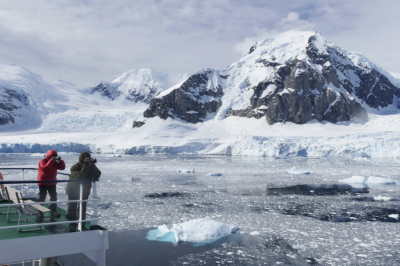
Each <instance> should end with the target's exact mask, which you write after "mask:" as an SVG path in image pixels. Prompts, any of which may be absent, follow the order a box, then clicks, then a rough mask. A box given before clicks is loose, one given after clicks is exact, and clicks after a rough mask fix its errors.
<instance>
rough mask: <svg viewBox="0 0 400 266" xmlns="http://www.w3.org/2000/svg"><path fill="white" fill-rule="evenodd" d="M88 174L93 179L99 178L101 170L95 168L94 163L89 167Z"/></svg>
mask: <svg viewBox="0 0 400 266" xmlns="http://www.w3.org/2000/svg"><path fill="white" fill-rule="evenodd" d="M90 175H91V178H93V179H99V178H100V175H101V172H100V170H99V168H97V166H96V165H95V164H93V165H92V166H91V167H90Z"/></svg>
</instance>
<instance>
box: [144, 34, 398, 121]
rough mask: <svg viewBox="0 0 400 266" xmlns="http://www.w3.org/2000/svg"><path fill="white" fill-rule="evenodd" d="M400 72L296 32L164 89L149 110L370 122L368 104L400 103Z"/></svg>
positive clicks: (191, 117)
mask: <svg viewBox="0 0 400 266" xmlns="http://www.w3.org/2000/svg"><path fill="white" fill-rule="evenodd" d="M399 85H400V82H399V79H398V77H394V76H393V75H391V74H390V73H388V72H386V71H384V70H383V69H382V68H380V67H379V66H377V65H375V64H373V63H372V62H370V61H369V60H368V59H367V58H366V57H364V56H363V55H361V54H359V53H353V52H347V51H346V50H344V49H342V48H340V47H339V46H337V45H335V44H333V43H332V42H330V41H328V40H326V39H324V38H323V37H322V35H321V34H320V33H319V32H296V31H289V32H286V33H283V34H281V35H278V36H276V37H273V38H268V39H265V40H263V41H259V42H257V43H256V44H255V45H254V46H253V47H251V48H250V51H249V53H248V54H247V55H246V56H244V57H243V58H242V59H240V60H239V61H237V62H235V63H233V64H232V65H231V66H229V67H228V68H227V69H226V70H213V69H203V70H201V71H199V72H198V73H196V74H194V75H192V76H191V77H190V78H189V79H187V80H186V81H185V82H183V83H182V84H178V85H176V86H174V87H172V88H170V89H168V90H166V91H164V92H163V93H161V94H159V95H158V96H156V97H155V98H154V99H153V100H152V101H151V103H150V106H149V108H148V109H147V110H146V111H145V112H144V116H145V117H155V116H158V117H160V118H162V119H166V118H168V117H171V118H180V119H182V120H184V121H187V122H190V123H197V122H202V121H205V120H207V119H210V118H217V119H220V120H221V119H224V118H226V117H227V116H240V117H249V118H250V117H255V118H261V117H264V116H265V118H266V120H267V122H268V123H269V124H274V123H276V122H293V123H296V124H304V123H307V122H309V121H312V120H317V121H319V122H321V121H329V122H332V123H336V122H340V121H351V120H354V119H355V118H358V119H360V120H362V121H366V120H367V118H368V116H367V109H368V110H369V111H371V110H372V111H374V110H375V111H380V110H382V109H388V108H396V109H398V108H399V106H398V97H399V96H400V89H399Z"/></svg>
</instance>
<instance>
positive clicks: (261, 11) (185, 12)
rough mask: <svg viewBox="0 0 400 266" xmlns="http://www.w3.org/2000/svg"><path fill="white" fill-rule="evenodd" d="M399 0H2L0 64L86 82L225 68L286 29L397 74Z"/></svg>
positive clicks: (50, 78)
mask: <svg viewBox="0 0 400 266" xmlns="http://www.w3.org/2000/svg"><path fill="white" fill-rule="evenodd" d="M399 10H400V1H398V0H393V1H389V0H379V1H375V0H346V1H344V0H334V1H329V0H325V1H322V0H321V1H318V0H293V1H286V0H263V1H261V0H244V1H241V0H230V1H229V0H201V1H191V0H167V1H163V0H129V1H128V0H58V1H54V0H35V1H32V0H1V1H0V63H3V64H16V65H21V66H24V67H26V68H28V69H30V70H31V71H33V72H35V73H37V74H40V75H42V77H43V78H45V79H46V80H47V81H49V82H52V81H53V80H56V79H62V80H65V81H69V82H72V83H74V84H76V85H78V86H81V87H87V86H91V85H93V84H94V83H95V82H96V81H100V80H104V81H112V80H113V79H114V78H116V77H117V76H119V75H120V74H122V73H123V72H126V71H128V70H130V69H133V68H143V67H151V68H154V69H156V70H159V71H163V72H173V73H194V72H197V71H198V70H199V69H201V68H203V67H210V68H214V69H224V68H226V67H227V66H228V65H230V64H231V63H233V62H234V61H236V60H238V59H239V58H241V57H242V56H243V55H244V54H245V53H246V52H247V51H248V50H249V48H250V46H252V45H253V44H254V43H255V42H256V41H258V40H261V39H265V38H267V37H271V36H274V35H276V34H279V33H281V32H284V31H287V30H293V29H294V30H313V31H316V30H319V31H320V32H321V33H322V35H323V36H324V37H325V38H327V39H328V40H330V41H332V42H334V43H336V44H338V45H339V46H341V47H342V48H344V49H346V50H349V51H358V52H361V53H363V54H364V55H366V56H367V57H368V58H369V59H370V60H371V61H373V62H374V63H376V64H378V65H380V66H382V67H383V68H384V69H386V70H387V71H390V72H397V73H400V63H399V62H400V53H399V47H400V45H399V41H400V34H399V26H400V16H399V14H398V12H399Z"/></svg>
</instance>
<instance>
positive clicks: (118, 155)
mask: <svg viewBox="0 0 400 266" xmlns="http://www.w3.org/2000/svg"><path fill="white" fill-rule="evenodd" d="M107 157H122V155H121V154H110V155H107Z"/></svg>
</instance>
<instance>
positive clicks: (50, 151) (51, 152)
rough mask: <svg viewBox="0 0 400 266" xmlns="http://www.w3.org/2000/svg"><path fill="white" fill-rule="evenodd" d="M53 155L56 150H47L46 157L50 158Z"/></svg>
mask: <svg viewBox="0 0 400 266" xmlns="http://www.w3.org/2000/svg"><path fill="white" fill-rule="evenodd" d="M53 156H57V152H56V151H55V150H48V151H47V153H46V159H47V160H50V159H51V157H53Z"/></svg>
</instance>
